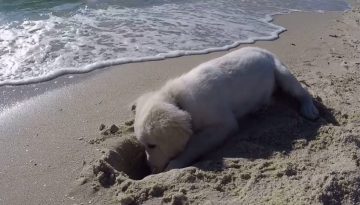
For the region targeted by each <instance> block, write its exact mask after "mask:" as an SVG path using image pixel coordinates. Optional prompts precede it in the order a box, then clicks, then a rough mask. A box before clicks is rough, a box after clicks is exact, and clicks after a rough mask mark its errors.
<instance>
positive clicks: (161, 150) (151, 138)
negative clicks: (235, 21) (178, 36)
mask: <svg viewBox="0 0 360 205" xmlns="http://www.w3.org/2000/svg"><path fill="white" fill-rule="evenodd" d="M275 88H280V89H281V90H283V91H284V92H286V93H287V94H289V95H290V96H292V97H294V98H295V99H297V100H298V101H299V103H300V112H301V114H302V115H303V116H304V117H306V118H308V119H311V120H314V119H316V118H318V115H319V113H318V110H317V108H316V107H315V106H314V104H313V101H312V97H311V96H310V94H309V93H308V92H307V91H306V90H305V89H304V88H303V87H302V86H301V85H300V83H299V82H298V81H297V80H296V78H295V77H294V76H293V75H292V74H291V73H290V72H289V71H288V69H287V68H286V67H285V66H284V65H283V64H282V63H281V62H280V61H279V59H278V58H277V57H276V56H275V55H274V54H272V53H270V52H269V51H266V50H264V49H260V48H255V47H246V48H241V49H239V50H236V51H234V52H231V53H229V54H227V55H225V56H222V57H219V58H216V59H213V60H211V61H208V62H205V63H203V64H200V65H199V66H197V67H195V68H194V69H192V70H191V71H189V72H188V73H186V74H184V75H182V76H180V77H178V78H176V79H173V80H170V81H168V82H167V83H166V84H165V85H164V86H163V87H162V88H161V89H159V90H157V91H154V92H150V93H147V94H144V95H143V96H141V97H139V99H138V100H137V101H136V108H135V124H134V126H135V134H136V137H137V138H138V140H139V141H140V142H141V143H142V144H143V145H144V147H145V150H146V155H147V160H148V164H149V166H150V167H151V168H152V171H153V173H158V172H161V171H163V170H169V169H173V168H182V167H185V166H187V165H189V164H190V163H191V162H192V161H194V160H195V159H197V158H198V157H200V156H201V155H203V154H205V153H206V152H208V151H210V150H211V149H213V148H215V147H216V146H218V145H219V144H221V143H222V142H223V141H224V140H225V139H226V138H227V137H228V136H229V135H231V134H232V133H234V132H236V131H237V129H238V124H237V119H238V118H240V117H242V116H244V115H246V114H248V113H250V112H253V111H256V110H257V109H259V108H260V107H261V106H262V105H264V104H266V103H268V102H269V101H270V99H271V96H272V94H273V92H274V89H275Z"/></svg>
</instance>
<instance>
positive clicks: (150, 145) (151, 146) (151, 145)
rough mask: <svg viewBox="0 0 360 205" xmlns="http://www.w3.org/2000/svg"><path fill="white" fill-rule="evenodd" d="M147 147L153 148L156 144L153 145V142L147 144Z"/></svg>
mask: <svg viewBox="0 0 360 205" xmlns="http://www.w3.org/2000/svg"><path fill="white" fill-rule="evenodd" d="M147 147H148V148H149V149H154V148H155V147H156V145H154V144H148V145H147Z"/></svg>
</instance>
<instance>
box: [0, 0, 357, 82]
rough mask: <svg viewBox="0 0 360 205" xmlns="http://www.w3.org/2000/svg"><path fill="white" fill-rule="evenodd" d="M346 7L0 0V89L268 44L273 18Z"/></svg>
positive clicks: (232, 0)
mask: <svg viewBox="0 0 360 205" xmlns="http://www.w3.org/2000/svg"><path fill="white" fill-rule="evenodd" d="M349 8H350V6H349V5H348V3H346V1H344V0H0V85H14V84H26V83H34V82H40V81H44V80H48V79H51V78H54V77H57V76H59V75H62V74H67V73H82V72H88V71H91V70H93V69H97V68H102V67H105V66H110V65H116V64H121V63H128V62H135V61H146V60H154V59H162V58H166V57H175V56H180V55H189V54H200V53H207V52H211V51H216V50H225V49H228V48H231V47H234V46H237V45H239V44H241V43H249V42H253V41H255V40H271V39H275V38H277V37H278V34H279V33H281V32H282V31H284V30H285V28H283V27H280V26H278V25H274V24H273V23H271V20H272V15H274V14H281V13H288V12H292V11H319V12H321V11H344V10H347V9H349ZM304 23H306V22H304Z"/></svg>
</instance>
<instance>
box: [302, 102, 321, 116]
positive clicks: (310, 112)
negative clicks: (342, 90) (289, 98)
mask: <svg viewBox="0 0 360 205" xmlns="http://www.w3.org/2000/svg"><path fill="white" fill-rule="evenodd" d="M301 114H302V115H303V116H304V117H306V118H308V119H310V120H316V119H317V118H319V111H318V109H317V108H316V107H315V105H314V104H313V102H309V103H306V104H304V105H302V107H301Z"/></svg>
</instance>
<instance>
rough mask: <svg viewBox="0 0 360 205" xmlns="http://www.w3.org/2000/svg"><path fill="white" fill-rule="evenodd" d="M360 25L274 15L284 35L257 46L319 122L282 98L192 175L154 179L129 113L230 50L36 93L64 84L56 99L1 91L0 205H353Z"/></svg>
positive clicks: (357, 187)
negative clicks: (142, 98) (299, 88)
mask: <svg viewBox="0 0 360 205" xmlns="http://www.w3.org/2000/svg"><path fill="white" fill-rule="evenodd" d="M359 21H360V10H359V9H353V10H352V11H349V12H347V13H345V14H339V13H324V14H319V13H293V14H291V15H283V16H278V17H276V20H275V23H277V24H279V25H283V26H284V27H286V28H287V29H288V31H287V32H285V33H283V34H282V35H281V37H280V39H278V40H276V41H269V42H257V43H255V45H256V46H259V47H263V48H266V49H269V50H271V51H272V52H274V53H276V54H278V55H279V57H280V59H282V61H284V62H285V63H286V64H287V65H288V66H289V67H290V70H291V71H292V72H293V73H294V75H295V76H296V77H297V78H298V79H299V80H300V81H301V82H302V83H303V84H304V86H306V87H307V88H308V89H309V90H310V92H311V93H312V94H313V96H314V99H315V100H316V104H317V106H318V107H319V109H320V112H321V118H320V119H319V120H318V121H316V122H311V121H307V120H305V119H303V118H302V117H301V116H299V114H298V112H297V107H296V106H294V103H293V102H292V101H291V100H289V99H287V98H286V97H284V96H281V95H278V96H276V98H275V99H274V101H273V102H272V103H271V105H270V106H268V107H266V108H264V109H262V110H261V111H259V112H257V113H254V114H252V115H250V116H247V117H246V118H244V119H242V120H240V121H239V124H240V127H241V128H242V129H241V131H240V132H239V133H238V134H237V135H236V136H233V137H231V138H230V139H229V140H228V141H227V142H226V143H225V144H224V145H223V146H221V147H219V148H218V149H217V150H215V151H213V152H212V153H209V154H208V155H206V156H204V157H203V158H202V159H200V160H199V161H198V162H196V163H195V164H194V165H193V166H191V167H188V168H185V169H180V170H171V171H169V172H166V173H161V174H157V175H148V174H149V173H148V170H147V169H146V168H145V166H144V160H143V159H144V155H143V154H144V153H143V150H142V147H141V146H139V144H138V142H137V141H136V139H135V138H134V134H133V128H132V122H131V119H132V118H133V116H132V113H131V111H130V105H131V103H132V102H133V101H134V100H135V99H136V97H137V96H138V95H140V94H141V93H143V92H145V91H148V90H152V89H156V88H158V87H159V86H161V85H162V84H163V83H164V82H165V81H166V80H167V79H169V78H172V77H175V76H178V75H179V74H181V73H183V72H186V71H188V70H190V69H191V68H192V67H194V66H196V65H197V64H199V63H201V62H204V61H206V60H209V59H212V58H214V57H217V56H221V55H223V54H225V53H226V52H218V53H212V54H207V55H198V56H186V57H180V58H174V59H168V60H164V61H156V62H145V63H135V64H128V65H121V66H115V67H113V68H108V69H106V70H105V71H96V72H92V73H89V74H87V75H86V77H85V78H84V79H78V80H75V81H74V82H72V83H65V85H63V84H64V83H63V82H65V81H67V80H66V79H67V77H66V76H64V77H62V78H58V79H56V80H53V81H50V82H46V83H43V84H39V85H37V86H39V87H41V86H42V87H47V85H52V84H57V85H59V84H61V86H55V88H54V89H52V90H51V91H46V90H44V91H43V92H31V90H32V88H34V87H33V86H20V87H15V88H13V87H11V88H4V87H3V88H0V89H1V90H0V91H3V92H2V93H3V95H5V96H4V97H3V102H2V104H3V105H6V106H7V107H6V108H3V109H4V110H3V111H2V112H1V113H0V122H1V127H0V133H1V137H0V164H1V166H0V204H161V203H163V204H359V203H360V197H359V196H360V172H359V166H360V151H359V147H360V129H359V125H360V95H359V93H360V92H359V91H360V82H359V81H360V80H359V79H360V78H359V77H360V70H359V69H360V60H359V55H360V50H359V49H360V48H359V45H360V44H359V43H360V41H359V36H360V29H359V27H360V23H359ZM304 22H305V23H304ZM76 78H81V77H76ZM55 81H56V82H57V83H55ZM37 86H35V87H37ZM12 90H14V93H16V94H9V93H10V92H12ZM21 90H26V91H28V92H27V93H26V97H22V95H21V93H20V92H17V91H21ZM16 96H19V97H16ZM10 98H11V99H10ZM13 98H15V99H16V100H15V101H14V100H13ZM4 99H7V100H4ZM129 120H130V121H129ZM112 125H114V126H112ZM143 177H145V178H143ZM141 178H143V179H141ZM140 179H141V180H140Z"/></svg>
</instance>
